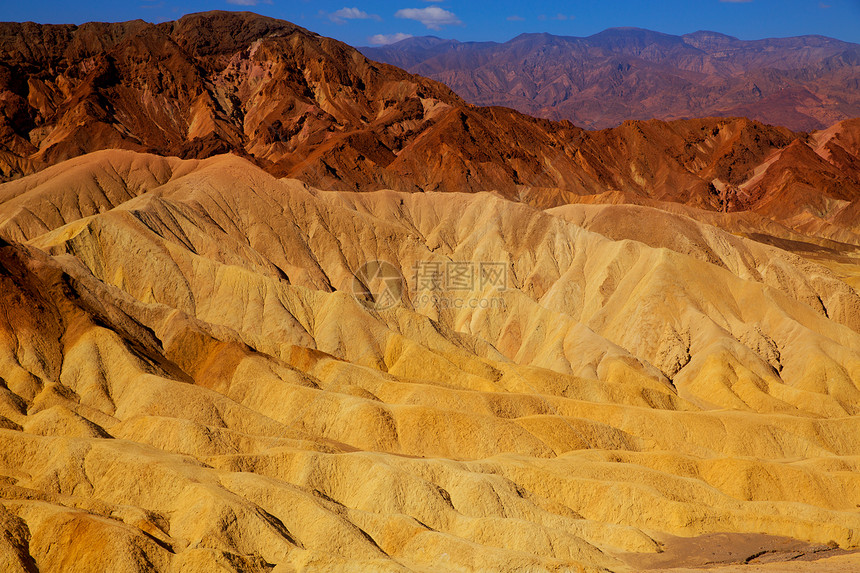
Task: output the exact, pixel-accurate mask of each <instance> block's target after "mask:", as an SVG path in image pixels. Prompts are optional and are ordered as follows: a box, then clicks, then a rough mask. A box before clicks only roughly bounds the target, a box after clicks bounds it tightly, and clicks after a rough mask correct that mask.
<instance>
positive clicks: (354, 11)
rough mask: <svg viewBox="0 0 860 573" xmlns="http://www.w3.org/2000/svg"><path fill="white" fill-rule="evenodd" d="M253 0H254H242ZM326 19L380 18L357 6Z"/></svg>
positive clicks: (339, 20)
mask: <svg viewBox="0 0 860 573" xmlns="http://www.w3.org/2000/svg"><path fill="white" fill-rule="evenodd" d="M243 1H254V0H243ZM328 19H329V20H331V21H332V22H334V23H335V24H344V23H345V22H346V21H347V20H382V18H380V17H379V16H378V15H377V14H368V13H367V12H365V11H364V10H359V9H358V8H341V9H340V10H338V11H336V12H332V13H331V14H329V15H328Z"/></svg>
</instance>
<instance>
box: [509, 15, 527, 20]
mask: <svg viewBox="0 0 860 573" xmlns="http://www.w3.org/2000/svg"><path fill="white" fill-rule="evenodd" d="M525 21H526V19H525V18H523V17H522V16H517V15H516V14H514V15H513V16H508V22H525Z"/></svg>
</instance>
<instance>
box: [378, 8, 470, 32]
mask: <svg viewBox="0 0 860 573" xmlns="http://www.w3.org/2000/svg"><path fill="white" fill-rule="evenodd" d="M394 17H395V18H406V19H407V20H417V21H418V22H421V23H422V24H424V25H425V26H426V27H428V28H430V29H431V30H441V29H442V26H457V25H460V24H462V23H463V22H461V21H460V19H459V18H457V16H456V15H455V14H454V13H453V12H449V11H448V10H443V9H442V8H439V7H438V6H428V7H427V8H404V9H402V10H398V11H397V12H395V13H394Z"/></svg>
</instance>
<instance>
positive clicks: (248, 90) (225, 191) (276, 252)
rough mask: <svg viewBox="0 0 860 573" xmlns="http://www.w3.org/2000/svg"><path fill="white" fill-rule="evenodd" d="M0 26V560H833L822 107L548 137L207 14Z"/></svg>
mask: <svg viewBox="0 0 860 573" xmlns="http://www.w3.org/2000/svg"><path fill="white" fill-rule="evenodd" d="M0 48H2V72H0V74H2V75H0V79H2V82H3V83H2V86H3V90H4V91H3V93H2V96H0V97H2V101H3V102H4V103H3V105H2V107H0V110H2V114H3V119H2V121H3V128H2V129H3V132H2V144H3V146H4V150H3V152H2V161H3V163H2V164H3V169H4V174H5V176H6V178H7V179H9V180H8V181H6V182H4V183H2V184H0V570H2V571H4V572H5V571H9V572H16V573H18V572H23V573H33V572H36V571H42V572H53V571H63V572H66V571H70V572H87V573H90V572H92V573H96V572H98V573H101V572H103V571H122V572H126V571H127V572H135V573H136V572H152V571H157V572H165V573H174V572H181V573H185V572H189V573H192V572H207V573H208V572H212V571H226V572H243V573H244V572H253V573H287V572H293V571H312V572H317V571H390V572H406V571H416V572H435V571H466V572H473V571H474V572H482V571H503V572H504V571H509V572H514V571H540V572H542V571H553V572H555V571H579V572H589V573H590V572H618V573H621V572H631V573H632V572H640V571H675V572H676V573H680V572H681V571H690V570H702V568H718V569H717V570H723V571H726V572H728V571H749V572H759V573H767V572H770V573H775V572H777V571H779V572H785V571H791V572H804V571H816V572H833V573H835V572H842V571H851V570H856V569H858V568H860V553H858V549H860V511H858V508H860V213H858V210H860V207H858V197H860V175H858V173H860V169H858V167H859V166H860V121H858V120H857V119H854V120H844V121H841V122H838V123H834V124H833V125H831V126H830V127H828V128H826V129H821V130H816V131H813V132H797V131H792V130H789V129H788V128H784V127H775V126H771V125H768V124H765V123H760V122H756V121H753V120H749V119H743V118H711V119H696V120H684V121H681V120H678V121H672V122H663V121H658V120H653V121H629V122H625V123H623V124H622V125H620V126H618V127H616V128H613V129H606V130H601V131H585V130H582V129H580V128H578V127H575V126H574V125H573V124H571V123H569V122H552V121H549V120H545V119H533V118H531V117H528V116H526V115H522V114H520V113H519V112H516V111H512V110H510V109H506V108H499V107H494V108H479V107H475V106H472V105H470V104H467V103H465V102H464V101H463V100H461V99H460V98H459V97H458V96H457V95H455V94H454V93H453V92H452V91H450V90H449V89H448V88H446V87H444V86H443V85H442V84H439V83H436V82H434V81H433V80H429V79H424V78H421V77H419V76H414V75H410V74H408V73H407V72H404V71H402V70H400V69H397V68H394V67H391V66H389V65H386V64H379V63H374V62H372V61H370V60H367V59H366V58H365V57H364V56H362V55H361V54H359V53H358V52H357V51H355V50H353V49H352V48H349V47H348V46H345V45H344V44H341V43H339V42H336V41H334V40H330V39H327V38H322V37H320V36H318V35H315V34H313V33H312V32H309V31H307V30H303V29H301V28H298V27H296V26H293V25H292V24H289V23H286V22H281V21H276V20H271V19H266V18H261V17H258V16H255V15H252V14H244V13H208V14H197V15H192V16H187V17H185V18H182V19H180V20H178V21H176V22H168V23H164V24H159V25H151V24H147V23H144V22H129V23H123V24H85V25H82V26H77V27H76V26H37V25H35V24H3V25H2V33H0ZM422 191H423V192H422ZM436 191H440V192H436ZM441 191H444V192H441ZM371 261H385V262H386V263H388V264H389V265H390V267H386V268H389V269H393V270H394V271H395V272H394V273H393V275H386V276H384V277H379V276H376V275H374V274H372V273H371V274H369V273H368V272H367V269H368V267H367V263H368V262H371ZM428 268H429V269H431V270H432V269H436V270H434V271H433V272H434V273H439V272H442V273H445V274H444V276H443V277H442V279H441V280H443V281H444V283H442V285H440V283H439V282H437V281H436V280H431V281H429V282H428V281H427V276H426V275H425V274H424V273H423V272H422V269H428ZM463 269H465V273H464V272H463ZM484 269H495V272H496V273H497V274H496V275H495V279H494V280H482V277H484V276H485V275H484V274H482V273H483V272H484ZM449 273H457V275H456V276H457V277H459V279H458V280H457V281H449V280H448V278H449V277H451V276H455V275H451V274H449ZM468 273H473V274H472V279H473V280H465V281H464V280H462V278H463V276H464V275H465V274H468ZM397 275H399V277H398V276H397ZM431 276H436V275H431ZM392 277H393V278H394V283H395V285H396V286H397V288H398V290H397V291H396V292H397V296H396V297H395V299H394V300H393V301H389V300H388V299H387V298H386V297H385V296H384V295H385V294H386V293H387V292H388V291H387V290H386V289H387V288H390V285H391V278H392ZM400 277H402V278H400ZM382 301H387V304H384V305H383V304H381V302H382Z"/></svg>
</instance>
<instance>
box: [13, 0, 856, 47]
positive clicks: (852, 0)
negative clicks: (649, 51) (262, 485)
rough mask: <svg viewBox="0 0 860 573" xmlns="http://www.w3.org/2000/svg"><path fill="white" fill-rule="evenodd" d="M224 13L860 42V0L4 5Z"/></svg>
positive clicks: (470, 34) (40, 9)
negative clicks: (622, 28)
mask: <svg viewBox="0 0 860 573" xmlns="http://www.w3.org/2000/svg"><path fill="white" fill-rule="evenodd" d="M215 9H221V10H251V11H254V12H258V13H260V14H265V15H268V16H273V17H277V18H282V19H285V20H290V21H291V22H295V23H296V24H299V25H300V26H303V27H305V28H308V29H310V30H313V31H315V32H318V33H320V34H323V35H326V36H331V37H334V38H338V39H339V40H343V41H344V42H347V43H349V44H352V45H357V46H358V45H368V44H370V43H381V42H385V41H391V40H393V39H396V38H401V37H406V36H408V35H412V36H421V35H434V36H440V37H443V38H456V39H458V40H462V41H468V40H481V41H482V40H494V41H505V40H508V39H510V38H512V37H514V36H516V35H517V34H520V33H523V32H550V33H553V34H560V35H570V36H587V35H590V34H594V33H596V32H599V31H601V30H604V29H606V28H610V27H615V26H637V27H640V28H649V29H652V30H658V31H661V32H667V33H670V34H684V33H687V32H694V31H696V30H714V31H717V32H722V33H725V34H730V35H733V36H737V37H739V38H742V39H758V38H765V37H783V36H795V35H801V34H822V35H825V36H832V37H834V38H839V39H841V40H847V41H851V42H858V43H860V0H687V1H681V0H668V1H662V2H633V1H629V0H605V1H599V0H598V1H590V2H585V1H574V2H561V1H538V0H533V1H525V2H524V1H523V0H516V1H513V0H502V1H498V2H469V1H467V0H441V1H439V0H432V1H431V0H398V1H396V2H383V1H362V0H337V1H329V0H217V1H204V0H198V1H194V0H89V1H87V2H73V1H68V0H67V1H63V2H59V1H52V0H25V1H20V0H4V1H3V2H2V5H0V20H3V21H10V20H11V21H24V20H32V21H35V22H43V23H81V22H87V21H92V20H98V21H120V20H132V19H135V18H141V19H143V20H147V21H150V22H161V21H164V20H173V19H175V18H177V17H179V16H181V15H182V14H187V13H190V12H200V11H203V10H215Z"/></svg>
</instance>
